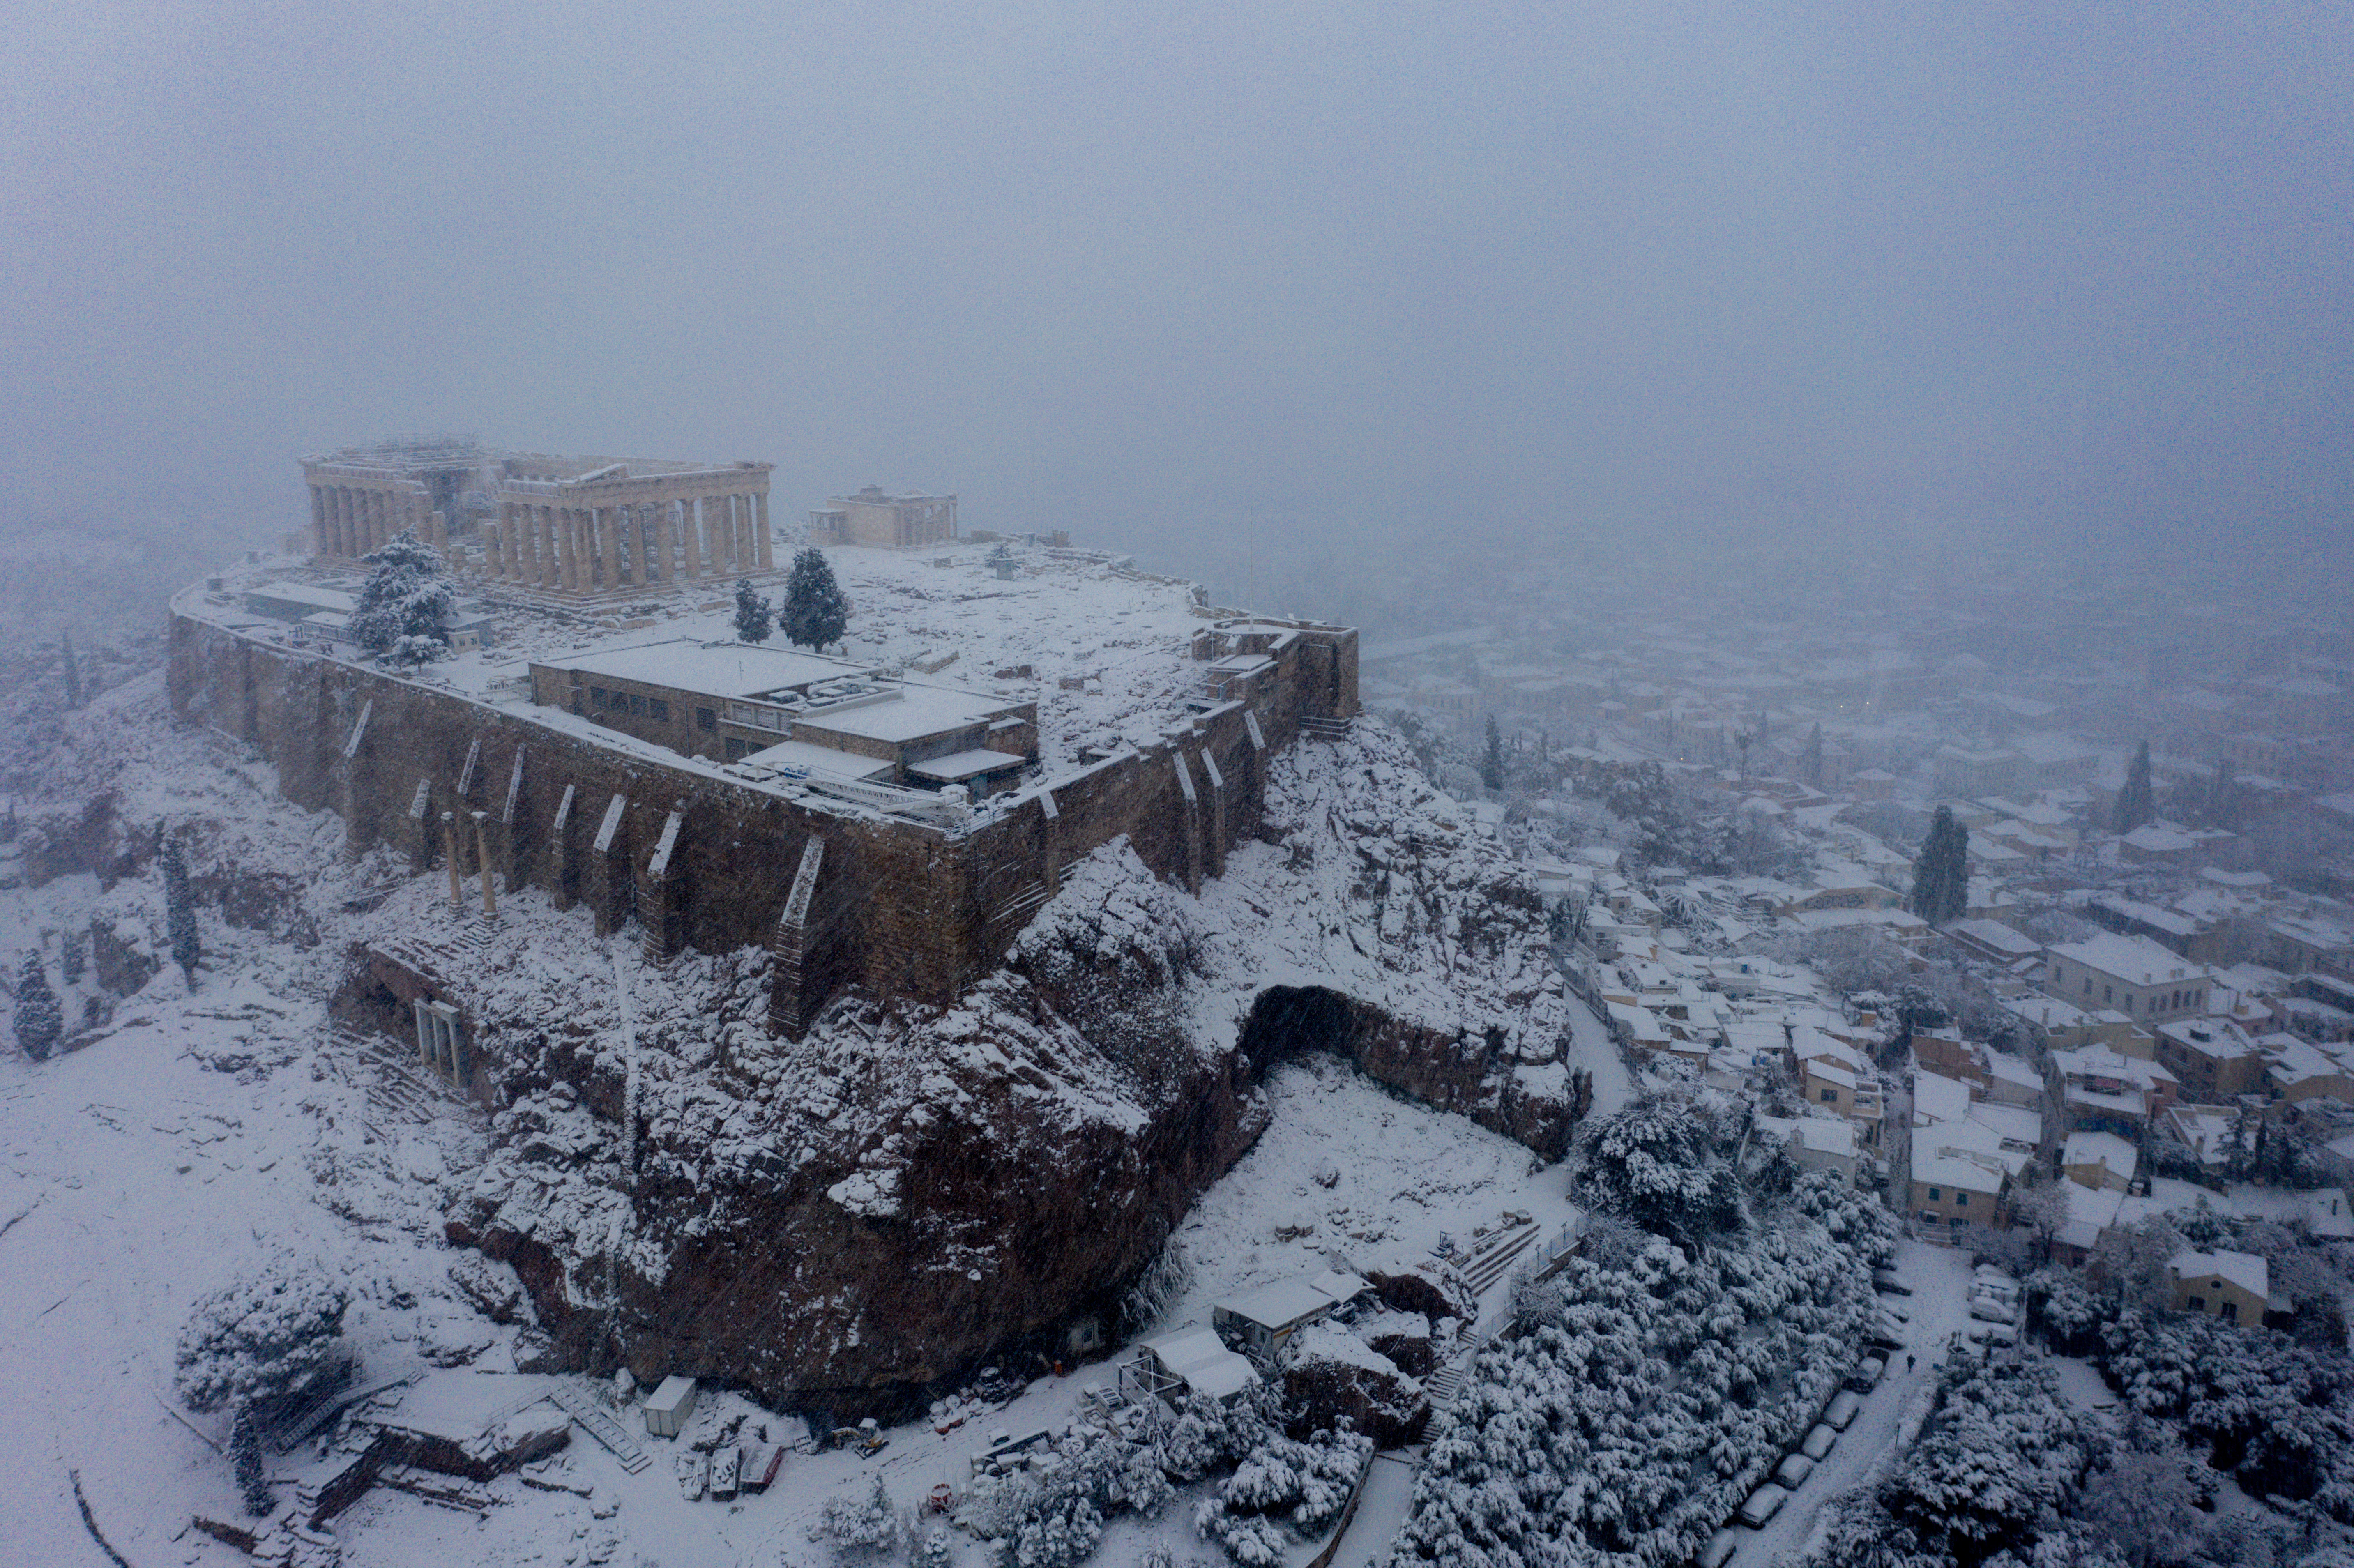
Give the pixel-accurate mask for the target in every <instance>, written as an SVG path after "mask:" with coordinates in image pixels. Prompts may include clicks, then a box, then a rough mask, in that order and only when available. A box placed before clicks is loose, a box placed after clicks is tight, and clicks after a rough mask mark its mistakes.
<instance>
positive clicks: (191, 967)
mask: <svg viewBox="0 0 2354 1568" xmlns="http://www.w3.org/2000/svg"><path fill="white" fill-rule="evenodd" d="M155 859H156V861H157V863H159V864H160V865H161V866H162V867H163V871H164V929H165V930H166V931H167V932H168V933H169V934H170V936H171V939H172V961H173V962H174V963H175V964H177V965H179V966H180V969H181V972H182V973H184V974H186V976H187V977H188V984H189V985H191V986H194V985H195V984H196V965H197V964H198V963H200V962H202V961H203V959H204V956H205V951H204V947H203V944H202V943H201V942H200V941H199V939H198V938H197V935H196V896H195V895H193V894H191V893H190V892H189V891H188V864H187V862H186V859H184V858H183V857H182V855H181V853H180V841H179V840H177V839H165V840H164V847H163V849H162V850H161V851H160V852H158V853H157V854H156V856H155Z"/></svg>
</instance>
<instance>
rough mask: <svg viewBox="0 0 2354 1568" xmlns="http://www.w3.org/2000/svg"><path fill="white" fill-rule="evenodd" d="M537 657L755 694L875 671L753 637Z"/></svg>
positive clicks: (727, 693)
mask: <svg viewBox="0 0 2354 1568" xmlns="http://www.w3.org/2000/svg"><path fill="white" fill-rule="evenodd" d="M538 662H540V663H542V664H545V665H546V666H547V667H548V668H549V669H552V670H572V671H577V672H578V673H580V674H583V675H603V676H605V677H606V678H608V679H609V680H615V681H636V682H638V683H641V684H643V685H648V686H671V687H674V688H676V689H677V690H679V691H683V692H700V693H702V694H705V695H706V696H714V697H738V698H742V697H757V696H759V695H760V694H763V693H765V692H774V691H778V690H780V689H783V688H787V687H802V686H808V685H811V684H812V683H816V682H819V681H831V680H834V679H836V678H838V677H840V676H843V675H865V674H872V673H874V672H873V668H872V667H871V666H869V665H865V664H854V663H852V662H849V661H848V660H846V659H830V658H827V657H826V656H825V655H823V654H822V653H804V652H801V651H800V650H798V649H793V648H769V647H766V646H762V645H758V644H754V643H749V642H697V641H693V640H692V639H690V638H684V637H673V638H669V639H666V640H665V641H660V642H642V643H639V644H638V645H637V646H635V647H633V648H599V649H592V650H591V651H589V652H586V653H572V654H559V655H557V657H554V658H550V659H542V660H540V661H538Z"/></svg>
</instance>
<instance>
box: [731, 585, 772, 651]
mask: <svg viewBox="0 0 2354 1568" xmlns="http://www.w3.org/2000/svg"><path fill="white" fill-rule="evenodd" d="M774 630H776V611H775V610H774V609H771V608H770V607H769V601H768V600H767V599H762V598H761V597H760V596H759V595H758V594H757V593H754V592H753V591H752V579H751V578H749V577H737V579H736V641H738V642H766V641H768V640H769V633H770V632H772V631H774Z"/></svg>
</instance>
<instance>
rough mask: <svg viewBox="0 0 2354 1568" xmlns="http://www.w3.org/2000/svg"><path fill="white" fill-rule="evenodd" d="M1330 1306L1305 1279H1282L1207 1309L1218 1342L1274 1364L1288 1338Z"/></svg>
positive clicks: (1325, 1311)
mask: <svg viewBox="0 0 2354 1568" xmlns="http://www.w3.org/2000/svg"><path fill="white" fill-rule="evenodd" d="M1332 1305H1333V1302H1332V1298H1331V1297H1330V1296H1327V1295H1326V1294H1325V1293H1324V1292H1323V1291H1321V1290H1319V1289H1317V1288H1316V1287H1315V1286H1313V1285H1311V1284H1310V1283H1309V1282H1308V1281H1307V1280H1305V1279H1285V1280H1278V1282H1276V1283H1275V1284H1273V1285H1262V1286H1260V1287H1258V1288H1257V1290H1252V1291H1248V1292H1246V1293H1245V1294H1243V1295H1241V1296H1235V1297H1232V1298H1228V1299H1226V1300H1225V1301H1221V1302H1219V1303H1217V1304H1216V1305H1215V1306H1214V1307H1212V1308H1210V1322H1211V1325H1212V1326H1213V1327H1214V1328H1215V1329H1216V1330H1218V1334H1219V1337H1220V1338H1221V1339H1224V1340H1228V1341H1229V1342H1232V1343H1235V1344H1238V1345H1239V1346H1240V1348H1241V1349H1242V1351H1244V1353H1245V1354H1246V1355H1249V1356H1251V1357H1253V1358H1255V1359H1256V1360H1257V1361H1262V1362H1265V1363H1267V1364H1268V1365H1273V1364H1275V1363H1276V1362H1277V1361H1280V1360H1281V1359H1282V1357H1283V1353H1284V1351H1285V1350H1286V1349H1287V1348H1288V1346H1289V1345H1290V1343H1291V1336H1292V1335H1294V1334H1296V1333H1298V1332H1299V1330H1302V1329H1305V1328H1306V1327H1308V1325H1309V1324H1310V1323H1313V1322H1315V1321H1316V1320H1317V1319H1320V1318H1322V1317H1323V1316H1324V1315H1325V1314H1326V1313H1328V1312H1330V1311H1331V1310H1332Z"/></svg>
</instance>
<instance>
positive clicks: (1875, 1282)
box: [1872, 1268, 1913, 1296]
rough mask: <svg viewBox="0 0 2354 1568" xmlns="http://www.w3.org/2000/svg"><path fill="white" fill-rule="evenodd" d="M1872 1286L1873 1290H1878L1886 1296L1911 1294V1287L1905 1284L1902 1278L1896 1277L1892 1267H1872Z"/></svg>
mask: <svg viewBox="0 0 2354 1568" xmlns="http://www.w3.org/2000/svg"><path fill="white" fill-rule="evenodd" d="M1872 1288H1873V1289H1874V1290H1877V1291H1880V1292H1882V1294H1883V1295H1888V1296H1910V1295H1912V1294H1913V1287H1911V1286H1909V1285H1907V1284H1905V1283H1904V1282H1903V1280H1901V1279H1899V1278H1897V1277H1896V1271H1895V1270H1894V1269H1893V1268H1875V1269H1873V1270H1872Z"/></svg>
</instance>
